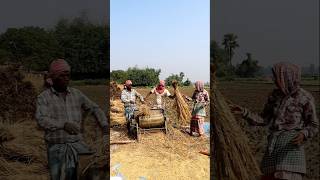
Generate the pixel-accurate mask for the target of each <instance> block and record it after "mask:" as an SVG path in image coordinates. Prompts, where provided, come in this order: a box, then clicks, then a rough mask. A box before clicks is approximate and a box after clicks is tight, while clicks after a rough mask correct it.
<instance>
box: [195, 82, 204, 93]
mask: <svg viewBox="0 0 320 180" xmlns="http://www.w3.org/2000/svg"><path fill="white" fill-rule="evenodd" d="M195 87H196V90H197V91H199V92H202V91H203V89H204V84H203V82H202V81H197V82H196V83H195Z"/></svg>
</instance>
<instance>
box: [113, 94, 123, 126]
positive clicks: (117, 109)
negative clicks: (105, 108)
mask: <svg viewBox="0 0 320 180" xmlns="http://www.w3.org/2000/svg"><path fill="white" fill-rule="evenodd" d="M125 124H126V118H125V116H124V106H123V103H122V102H121V100H119V99H118V100H113V101H112V100H111V101H110V125H111V126H116V125H125Z"/></svg>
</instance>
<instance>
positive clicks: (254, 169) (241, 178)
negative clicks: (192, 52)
mask: <svg viewBox="0 0 320 180" xmlns="http://www.w3.org/2000/svg"><path fill="white" fill-rule="evenodd" d="M211 94H212V101H211V103H212V105H211V107H213V108H212V111H211V113H212V114H211V118H213V122H212V123H213V127H214V128H213V129H212V130H211V134H212V135H213V138H214V147H213V148H214V149H213V150H214V164H215V165H216V172H215V175H216V176H217V177H218V179H228V180H256V179H259V176H260V175H261V172H260V169H259V166H258V164H257V162H256V159H255V158H254V156H253V152H252V150H251V149H250V146H249V142H248V138H247V137H246V135H245V133H244V132H243V131H242V129H241V127H240V126H239V124H238V122H237V121H236V119H235V118H234V116H233V114H232V113H231V111H230V109H229V106H228V104H227V103H226V101H225V99H224V98H223V96H222V94H221V93H220V92H219V90H218V89H217V88H216V87H215V84H214V85H213V88H212V90H211Z"/></svg>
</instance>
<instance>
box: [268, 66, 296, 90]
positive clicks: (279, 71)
mask: <svg viewBox="0 0 320 180" xmlns="http://www.w3.org/2000/svg"><path fill="white" fill-rule="evenodd" d="M272 71H273V75H274V78H275V81H276V82H277V85H278V86H279V88H280V89H281V91H282V92H283V93H284V94H285V95H289V94H291V93H293V92H295V91H296V90H297V89H298V88H299V87H300V81H301V69H300V67H299V66H297V65H295V64H291V63H283V62H281V63H277V64H275V65H274V66H273V68H272Z"/></svg>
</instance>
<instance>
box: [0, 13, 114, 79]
mask: <svg viewBox="0 0 320 180" xmlns="http://www.w3.org/2000/svg"><path fill="white" fill-rule="evenodd" d="M109 39H110V36H109V26H107V25H99V24H94V23H92V22H90V21H89V20H88V18H87V16H86V15H85V14H82V15H80V16H79V17H77V18H74V19H71V20H68V19H60V20H59V21H58V22H57V23H56V25H55V26H54V28H52V29H44V28H41V27H33V26H29V27H22V28H8V29H7V30H6V32H4V33H2V34H0V64H10V63H15V64H20V65H22V66H23V67H24V68H25V69H26V70H28V71H46V70H47V69H48V66H49V63H50V62H51V61H52V60H54V59H57V58H64V59H65V60H66V61H68V62H69V64H70V65H71V68H72V77H73V78H74V79H84V78H90V79H95V78H106V77H108V73H109V63H108V62H109V54H110V52H109Z"/></svg>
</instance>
